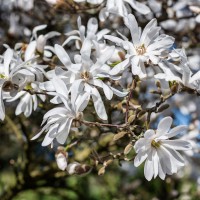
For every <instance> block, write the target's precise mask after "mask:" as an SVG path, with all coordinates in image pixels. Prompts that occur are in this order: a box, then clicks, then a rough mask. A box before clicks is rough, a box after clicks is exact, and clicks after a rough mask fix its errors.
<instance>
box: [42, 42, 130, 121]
mask: <svg viewBox="0 0 200 200" xmlns="http://www.w3.org/2000/svg"><path fill="white" fill-rule="evenodd" d="M91 48H92V44H91V41H90V40H88V39H86V40H85V41H84V43H83V46H82V48H81V51H80V53H81V55H76V56H75V57H74V60H75V64H74V63H72V62H71V59H70V57H69V55H68V54H67V53H66V52H65V50H64V49H63V47H62V46H60V45H55V52H56V55H57V56H58V58H59V59H60V61H61V62H62V63H63V65H64V66H65V68H66V69H67V71H64V70H62V69H60V68H57V69H56V70H55V73H59V74H58V76H57V75H56V76H57V77H59V78H57V79H60V80H58V81H55V75H52V76H53V77H54V78H52V79H51V80H50V81H48V82H46V83H44V84H41V89H46V90H47V91H48V90H49V91H52V92H53V91H55V90H57V88H59V87H60V86H61V85H62V88H63V90H64V88H65V87H67V89H65V90H66V91H67V90H68V91H69V92H68V93H70V94H71V101H72V102H74V101H75V99H76V98H78V97H80V96H81V95H83V96H84V95H85V94H87V95H85V98H86V99H87V102H88V101H89V99H90V96H91V97H92V100H93V102H94V107H95V110H96V112H97V114H98V116H99V117H100V118H101V119H103V120H106V119H107V114H106V110H105V107H104V103H103V101H102V98H101V95H100V93H99V91H98V89H97V88H102V89H103V92H104V94H105V96H106V98H107V99H108V100H110V99H112V97H113V94H116V95H117V96H119V97H123V96H125V95H127V92H120V91H118V90H116V89H115V88H113V87H111V86H110V85H109V84H107V83H104V82H103V81H102V80H101V79H104V78H110V79H113V80H115V78H116V77H114V76H110V74H109V72H110V67H109V66H108V65H107V64H106V61H108V59H109V58H110V57H111V56H112V54H113V53H114V50H115V48H114V47H113V46H112V47H110V48H107V49H106V50H105V52H104V54H97V58H95V59H94V60H93V59H92V58H91ZM96 48H98V44H97V43H96ZM97 51H98V50H97ZM98 52H99V51H98ZM57 84H58V85H57ZM65 84H66V86H65ZM56 85H57V86H56ZM58 93H60V94H63V95H64V93H63V92H62V91H57V94H58ZM65 94H67V92H65Z"/></svg>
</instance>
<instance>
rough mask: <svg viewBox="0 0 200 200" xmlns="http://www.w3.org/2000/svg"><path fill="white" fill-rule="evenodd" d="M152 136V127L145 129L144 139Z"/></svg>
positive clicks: (153, 132) (153, 134)
mask: <svg viewBox="0 0 200 200" xmlns="http://www.w3.org/2000/svg"><path fill="white" fill-rule="evenodd" d="M154 136H155V131H154V130H152V129H149V130H147V131H146V132H145V133H144V137H145V138H146V139H150V138H152V137H154Z"/></svg>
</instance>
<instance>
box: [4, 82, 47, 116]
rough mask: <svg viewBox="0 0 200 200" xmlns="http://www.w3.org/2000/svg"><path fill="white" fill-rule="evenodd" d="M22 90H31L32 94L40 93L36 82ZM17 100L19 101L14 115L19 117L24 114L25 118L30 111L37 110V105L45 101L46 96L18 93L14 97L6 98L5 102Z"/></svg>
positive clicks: (25, 92)
mask: <svg viewBox="0 0 200 200" xmlns="http://www.w3.org/2000/svg"><path fill="white" fill-rule="evenodd" d="M24 89H27V90H30V89H31V90H32V89H33V90H34V92H42V90H40V89H39V88H38V83H37V82H34V83H31V84H29V85H26V87H25V88H24ZM18 99H20V101H19V103H18V105H17V107H16V110H15V114H16V115H20V114H21V113H24V115H25V116H26V117H29V116H30V115H31V113H32V111H33V110H34V111H35V110H36V109H37V107H38V104H39V103H40V102H41V101H43V102H44V101H45V99H46V96H45V95H43V94H30V93H29V92H28V91H19V92H18V93H17V94H16V96H14V97H7V98H6V101H7V102H13V101H16V100H18Z"/></svg>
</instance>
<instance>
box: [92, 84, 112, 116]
mask: <svg viewBox="0 0 200 200" xmlns="http://www.w3.org/2000/svg"><path fill="white" fill-rule="evenodd" d="M91 92H92V99H93V102H94V107H95V110H96V112H97V115H98V116H99V117H100V118H101V119H103V120H107V118H108V116H107V114H106V109H105V106H104V103H103V101H102V99H101V96H100V94H99V92H98V90H97V89H96V88H94V87H93V88H92V91H91Z"/></svg>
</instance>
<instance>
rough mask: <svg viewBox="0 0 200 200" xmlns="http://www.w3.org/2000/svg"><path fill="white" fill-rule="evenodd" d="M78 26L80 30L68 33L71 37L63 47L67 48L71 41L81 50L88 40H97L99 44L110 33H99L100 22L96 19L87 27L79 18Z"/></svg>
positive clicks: (90, 21)
mask: <svg viewBox="0 0 200 200" xmlns="http://www.w3.org/2000/svg"><path fill="white" fill-rule="evenodd" d="M77 24H78V30H73V31H71V32H69V33H66V35H67V36H69V37H68V38H67V39H66V40H65V42H64V43H63V45H62V46H65V45H66V44H68V43H69V42H70V41H71V40H75V43H76V48H77V49H81V46H82V44H83V42H84V40H85V39H86V38H87V39H90V40H95V41H96V42H97V41H99V40H101V39H102V38H103V36H104V35H106V34H108V33H109V32H110V30H109V29H102V30H100V31H98V21H97V19H96V18H94V17H92V18H90V19H89V21H88V23H87V27H85V26H84V25H82V23H81V18H80V17H78V19H77Z"/></svg>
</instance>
